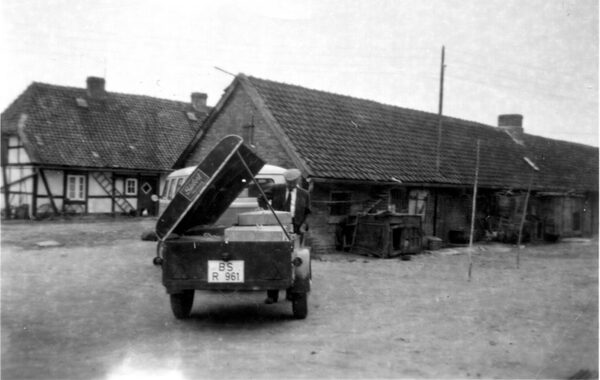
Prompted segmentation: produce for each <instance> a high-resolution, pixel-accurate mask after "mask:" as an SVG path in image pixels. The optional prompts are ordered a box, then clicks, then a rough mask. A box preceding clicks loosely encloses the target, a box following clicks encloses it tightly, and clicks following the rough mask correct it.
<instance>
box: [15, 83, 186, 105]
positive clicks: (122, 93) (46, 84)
mask: <svg viewBox="0 0 600 380" xmlns="http://www.w3.org/2000/svg"><path fill="white" fill-rule="evenodd" d="M30 87H43V88H49V89H55V90H56V89H59V90H69V91H86V88H85V87H74V86H65V85H59V84H51V83H44V82H38V81H33V82H31V84H30V85H29V86H28V87H27V89H29V88H30ZM27 89H25V90H24V91H23V92H26V91H27ZM106 93H107V94H109V95H117V96H128V97H136V98H140V99H149V100H156V101H163V102H172V103H179V104H180V105H190V104H191V102H186V101H184V100H175V99H166V98H159V97H156V96H151V95H143V94H132V93H126V92H119V91H106Z"/></svg>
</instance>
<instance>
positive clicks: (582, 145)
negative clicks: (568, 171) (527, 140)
mask: <svg viewBox="0 0 600 380" xmlns="http://www.w3.org/2000/svg"><path fill="white" fill-rule="evenodd" d="M523 135H524V136H525V137H532V138H536V139H542V140H548V141H552V142H555V143H561V144H570V145H577V146H579V147H582V148H592V149H596V150H598V149H599V147H597V146H593V145H587V144H584V143H580V142H575V141H566V140H560V139H556V138H553V137H546V136H540V135H532V134H531V133H524V134H523Z"/></svg>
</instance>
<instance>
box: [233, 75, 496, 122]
mask: <svg viewBox="0 0 600 380" xmlns="http://www.w3.org/2000/svg"><path fill="white" fill-rule="evenodd" d="M242 75H243V74H242ZM247 78H248V79H250V80H253V79H254V80H259V81H263V82H269V83H273V84H276V85H284V86H289V87H294V88H297V89H302V90H308V91H313V92H318V93H321V94H325V95H333V96H338V97H341V98H346V99H351V100H357V101H361V102H368V103H372V104H376V105H379V106H384V107H388V108H391V109H395V110H403V111H408V112H418V113H421V114H424V115H427V116H430V117H437V116H438V114H437V113H434V112H429V111H423V110H419V109H414V108H408V107H402V106H398V105H394V104H389V103H383V102H380V101H376V100H373V99H367V98H360V97H356V96H352V95H346V94H340V93H337V92H332V91H325V90H320V89H315V88H310V87H305V86H301V85H297V84H292V83H287V82H278V81H274V80H270V79H263V78H258V77H255V76H247ZM442 117H443V119H444V120H448V121H456V122H461V123H469V124H473V125H474V126H480V127H488V128H493V129H494V130H498V128H497V127H496V126H493V125H490V124H485V123H481V122H477V121H473V120H467V119H462V118H459V117H455V116H449V115H444V114H442Z"/></svg>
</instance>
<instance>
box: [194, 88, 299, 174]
mask: <svg viewBox="0 0 600 380" xmlns="http://www.w3.org/2000/svg"><path fill="white" fill-rule="evenodd" d="M249 125H253V126H254V128H253V129H254V136H253V139H252V140H253V141H252V142H253V144H251V147H252V148H253V149H254V150H255V151H256V153H257V154H258V156H259V157H261V158H263V159H264V160H266V161H267V163H268V164H271V165H276V166H280V167H283V168H292V167H294V164H293V162H292V160H291V159H290V157H289V156H288V154H287V153H286V152H285V149H284V148H283V146H282V145H281V143H280V142H279V140H278V139H277V138H276V137H275V135H274V133H273V130H272V129H271V127H270V126H269V125H267V123H266V122H265V120H264V118H263V117H262V116H261V115H260V113H259V112H258V111H257V108H256V107H255V106H254V104H253V102H252V100H251V98H250V96H248V94H247V93H246V92H245V91H243V90H242V89H241V87H239V86H238V87H237V88H236V89H235V90H234V92H233V94H232V95H231V96H230V97H229V99H228V101H227V103H226V104H225V105H224V106H223V108H222V109H221V111H220V112H219V114H218V115H217V116H216V118H215V120H214V121H213V123H212V124H211V126H210V129H209V130H208V131H207V133H206V135H205V136H204V138H203V139H202V141H201V142H200V143H199V144H198V146H197V147H196V148H195V149H194V151H193V152H192V153H191V154H190V156H189V157H188V158H187V160H186V162H185V165H184V166H192V165H198V164H199V163H200V162H202V160H203V159H204V157H206V155H207V154H208V153H209V152H210V150H211V149H212V148H213V147H214V146H215V145H216V144H217V143H218V142H219V141H220V140H221V139H222V138H223V137H225V136H227V135H231V134H234V135H239V136H242V137H244V140H245V141H246V143H249V141H248V136H247V133H248V132H247V130H248V126H249Z"/></svg>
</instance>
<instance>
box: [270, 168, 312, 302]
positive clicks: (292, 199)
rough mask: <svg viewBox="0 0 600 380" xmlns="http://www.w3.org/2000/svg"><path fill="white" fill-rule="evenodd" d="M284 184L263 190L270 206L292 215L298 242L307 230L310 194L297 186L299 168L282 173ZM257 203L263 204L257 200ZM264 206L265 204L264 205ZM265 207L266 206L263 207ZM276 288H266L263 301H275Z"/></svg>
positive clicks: (299, 176) (276, 295) (299, 174)
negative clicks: (265, 296)
mask: <svg viewBox="0 0 600 380" xmlns="http://www.w3.org/2000/svg"><path fill="white" fill-rule="evenodd" d="M283 178H284V179H285V184H278V185H273V186H271V188H270V189H267V190H266V191H265V195H266V196H267V199H268V200H270V201H271V207H273V209H274V210H276V211H288V212H289V213H290V215H291V217H292V226H293V232H294V234H296V235H298V237H297V238H298V239H300V243H301V244H302V242H303V239H304V233H305V232H306V231H308V225H307V224H306V218H307V216H308V215H309V214H310V195H309V194H308V191H306V190H304V189H303V188H301V187H300V186H299V184H300V179H301V178H302V176H301V173H300V170H298V169H289V170H287V171H285V172H284V173H283ZM263 202H264V201H263ZM259 204H262V205H264V203H261V200H259ZM264 206H266V205H264ZM263 208H266V207H263ZM278 296H279V291H278V290H267V299H266V300H265V303H267V304H271V303H275V302H277V299H278Z"/></svg>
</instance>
